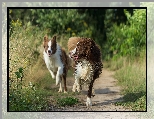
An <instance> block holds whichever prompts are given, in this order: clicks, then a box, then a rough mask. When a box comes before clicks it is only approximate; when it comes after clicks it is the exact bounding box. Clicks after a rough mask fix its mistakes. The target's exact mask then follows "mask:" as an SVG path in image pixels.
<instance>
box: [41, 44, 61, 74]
mask: <svg viewBox="0 0 154 119" xmlns="http://www.w3.org/2000/svg"><path fill="white" fill-rule="evenodd" d="M61 53H62V52H61V49H60V48H59V46H57V51H56V53H55V54H53V55H51V56H50V57H49V56H48V54H47V53H46V52H45V51H44V52H43V56H44V61H45V64H46V66H47V68H48V69H49V70H52V71H56V70H57V68H58V67H62V68H63V63H62V59H61V57H60V56H61Z"/></svg>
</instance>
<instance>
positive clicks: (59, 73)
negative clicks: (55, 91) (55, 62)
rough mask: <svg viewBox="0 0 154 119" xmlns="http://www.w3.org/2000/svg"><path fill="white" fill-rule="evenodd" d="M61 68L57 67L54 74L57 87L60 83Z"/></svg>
mask: <svg viewBox="0 0 154 119" xmlns="http://www.w3.org/2000/svg"><path fill="white" fill-rule="evenodd" d="M62 69H63V68H61V67H58V70H57V74H56V85H58V84H59V83H60V82H61V80H62V79H61V76H62V73H63V71H62Z"/></svg>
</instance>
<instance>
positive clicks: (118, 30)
mask: <svg viewBox="0 0 154 119" xmlns="http://www.w3.org/2000/svg"><path fill="white" fill-rule="evenodd" d="M125 14H126V16H127V19H128V22H127V24H120V26H118V25H116V24H114V25H113V27H111V29H110V32H109V33H107V39H108V41H107V44H106V49H107V48H108V50H109V51H108V53H109V54H108V55H110V56H108V57H109V58H110V57H112V56H114V58H115V59H117V58H119V57H120V56H138V55H139V53H140V52H141V51H142V50H144V51H145V48H146V10H144V9H139V10H134V12H133V15H132V16H131V14H130V13H129V12H128V11H127V10H125ZM105 51H106V50H105Z"/></svg>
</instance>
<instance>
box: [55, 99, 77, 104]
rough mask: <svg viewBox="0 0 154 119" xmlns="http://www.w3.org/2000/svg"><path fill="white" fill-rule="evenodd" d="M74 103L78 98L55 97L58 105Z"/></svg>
mask: <svg viewBox="0 0 154 119" xmlns="http://www.w3.org/2000/svg"><path fill="white" fill-rule="evenodd" d="M76 103H78V99H77V98H74V97H65V98H58V99H57V104H58V105H59V106H72V105H74V104H76Z"/></svg>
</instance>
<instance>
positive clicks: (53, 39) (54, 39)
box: [52, 36, 57, 44]
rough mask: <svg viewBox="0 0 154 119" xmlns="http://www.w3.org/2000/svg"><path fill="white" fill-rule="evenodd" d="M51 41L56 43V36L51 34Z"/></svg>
mask: <svg viewBox="0 0 154 119" xmlns="http://www.w3.org/2000/svg"><path fill="white" fill-rule="evenodd" d="M52 43H55V44H56V43H57V41H56V36H53V37H52Z"/></svg>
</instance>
